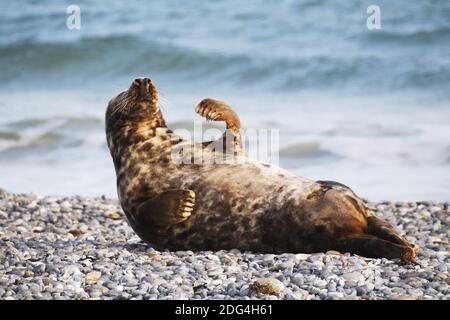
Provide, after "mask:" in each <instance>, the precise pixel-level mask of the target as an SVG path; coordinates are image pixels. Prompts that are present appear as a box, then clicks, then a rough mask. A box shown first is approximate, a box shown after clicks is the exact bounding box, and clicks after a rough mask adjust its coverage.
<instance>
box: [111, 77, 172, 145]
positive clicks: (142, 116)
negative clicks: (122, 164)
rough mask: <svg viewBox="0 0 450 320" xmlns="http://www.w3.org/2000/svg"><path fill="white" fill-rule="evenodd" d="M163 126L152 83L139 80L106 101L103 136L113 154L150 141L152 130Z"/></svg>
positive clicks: (140, 78)
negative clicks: (106, 139) (148, 139)
mask: <svg viewBox="0 0 450 320" xmlns="http://www.w3.org/2000/svg"><path fill="white" fill-rule="evenodd" d="M157 127H165V122H164V119H163V117H162V114H161V112H160V110H159V105H158V91H157V90H156V87H155V85H154V84H153V82H152V80H150V79H149V78H146V77H139V78H136V79H134V80H133V82H132V83H131V85H130V87H129V88H128V90H125V91H123V92H121V93H119V94H118V95H117V96H115V97H114V98H113V99H111V101H109V104H108V109H107V110H106V134H107V137H108V146H109V147H110V149H111V152H112V153H115V151H117V150H118V149H120V148H118V146H125V145H129V144H132V143H136V142H139V141H142V140H144V139H146V138H149V137H150V135H151V132H152V131H151V130H152V129H154V128H157Z"/></svg>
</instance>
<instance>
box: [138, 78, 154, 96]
mask: <svg viewBox="0 0 450 320" xmlns="http://www.w3.org/2000/svg"><path fill="white" fill-rule="evenodd" d="M151 82H152V80H150V79H149V78H146V77H139V78H136V79H134V81H133V85H134V86H136V87H137V88H138V90H139V96H140V98H148V97H147V96H148V94H149V92H150V84H151Z"/></svg>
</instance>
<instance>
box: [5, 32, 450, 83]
mask: <svg viewBox="0 0 450 320" xmlns="http://www.w3.org/2000/svg"><path fill="white" fill-rule="evenodd" d="M0 57H1V58H0V67H1V69H2V73H1V74H0V81H2V82H4V83H16V84H17V83H20V84H23V83H29V82H31V83H32V84H33V85H34V86H37V87H39V86H46V85H50V82H52V83H53V85H54V84H55V83H57V84H58V85H64V84H66V85H70V86H73V85H76V84H79V85H87V84H89V85H95V86H98V85H99V81H100V80H107V81H106V82H108V81H111V79H117V78H121V77H123V78H129V77H132V76H135V75H140V74H149V75H155V74H156V75H158V76H161V77H164V76H169V75H170V79H171V81H175V82H176V81H178V82H179V81H183V83H184V84H185V85H186V86H188V85H195V84H198V83H203V84H211V83H227V85H231V86H235V87H252V86H255V85H258V86H261V88H272V89H277V90H282V91H283V90H286V91H292V90H300V89H305V88H332V87H335V88H342V87H345V86H347V85H348V84H349V83H352V85H351V87H353V88H356V89H358V88H363V89H364V90H368V89H370V90H375V89H378V90H380V89H386V90H392V88H394V89H401V88H411V87H413V88H414V87H418V86H420V87H424V86H425V87H432V86H437V87H442V83H443V82H445V81H447V80H449V79H450V70H449V68H450V66H448V64H447V63H446V62H445V61H444V62H443V63H442V64H441V66H440V67H436V66H435V65H427V64H425V63H422V67H421V68H414V67H410V68H408V69H406V70H405V69H404V66H402V65H401V64H399V61H396V60H395V59H392V57H391V58H387V57H383V56H380V55H377V54H371V53H370V52H369V53H364V54H363V53H359V54H353V55H346V54H335V55H329V54H322V53H316V54H308V55H303V54H301V53H298V54H297V55H286V56H282V55H281V56H280V55H274V56H270V55H265V54H256V53H253V52H249V53H246V52H240V53H232V52H220V51H211V50H208V49H200V48H196V49H194V48H190V47H187V46H181V45H175V44H173V43H170V44H169V43H167V42H164V41H157V40H148V39H145V38H143V37H135V36H106V37H85V38H82V39H81V40H79V41H76V42H30V41H24V42H20V43H15V44H11V45H9V46H2V47H0ZM397 59H400V57H397ZM386 70H389V77H386ZM41 79H42V80H41ZM186 80H188V81H186Z"/></svg>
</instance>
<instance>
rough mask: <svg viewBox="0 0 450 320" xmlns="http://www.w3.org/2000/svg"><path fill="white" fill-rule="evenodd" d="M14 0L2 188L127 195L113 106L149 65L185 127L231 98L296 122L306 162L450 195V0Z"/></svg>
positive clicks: (277, 120)
mask: <svg viewBox="0 0 450 320" xmlns="http://www.w3.org/2000/svg"><path fill="white" fill-rule="evenodd" d="M1 3H2V10H1V11H0V187H1V188H5V189H7V190H9V191H15V192H37V193H39V194H55V195H60V194H62V195H72V194H81V195H102V194H105V195H107V196H109V197H116V188H115V173H114V169H113V166H112V160H111V158H110V155H109V151H108V150H107V147H106V143H105V134H104V112H105V108H106V105H107V103H108V101H109V99H110V98H112V97H113V96H114V95H115V94H116V93H118V92H119V91H120V90H123V89H125V88H127V87H128V86H129V85H130V83H131V80H132V79H133V78H134V77H136V76H141V75H145V76H149V77H151V78H152V79H153V80H154V82H155V83H156V85H157V87H158V88H159V91H160V92H161V100H162V102H161V103H162V107H163V112H164V114H165V116H166V120H167V122H168V124H169V126H171V127H188V128H190V127H192V122H193V121H194V120H200V117H199V116H198V115H196V114H195V113H194V107H195V105H196V104H197V103H198V102H199V101H200V100H201V99H202V98H204V97H214V98H218V99H221V100H225V101H227V102H229V103H230V104H231V105H232V106H233V107H234V108H235V109H236V110H237V111H238V113H239V115H240V117H241V120H242V123H243V124H244V126H245V127H247V128H249V127H251V128H269V129H270V128H275V129H280V164H281V166H282V167H284V168H287V169H289V170H293V171H294V172H295V173H297V174H299V175H301V176H304V177H307V178H311V179H328V180H337V181H340V182H342V183H344V184H347V185H349V186H351V187H352V188H353V190H354V191H355V192H357V193H358V194H359V195H361V196H363V197H365V198H368V199H369V200H394V201H404V200H438V201H448V200H450V1H448V0H441V1H439V0H435V1H429V0H415V1H407V0H396V1H376V0H371V1H364V0H360V1H357V0H346V1H326V0H301V1H300V0H295V1H294V0H283V1H280V0H246V1H241V0H227V1H225V0H223V1H219V0H216V1H212V0H211V1H205V0H203V1H173V0H170V1H165V0H158V1H157V0H151V1H133V0H127V1H125V0H115V1H114V0H113V1H107V2H105V1H88V0H83V1H82V0H71V1H58V0H39V1H37V0H36V1H33V0H16V1H8V2H7V1H2V2H1ZM71 4H75V5H78V6H79V7H80V8H81V29H80V30H69V29H68V28H67V27H66V19H67V17H68V16H69V15H68V14H67V13H66V8H67V7H68V6H69V5H71ZM371 4H375V5H378V6H380V8H381V29H379V30H369V29H368V28H367V27H366V19H367V17H368V16H369V14H367V13H366V9H367V7H368V6H369V5H371Z"/></svg>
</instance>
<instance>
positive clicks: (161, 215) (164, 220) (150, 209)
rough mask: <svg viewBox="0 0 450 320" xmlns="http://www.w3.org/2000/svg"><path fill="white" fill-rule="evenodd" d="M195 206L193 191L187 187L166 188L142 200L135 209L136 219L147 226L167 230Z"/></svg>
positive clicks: (187, 216) (183, 219) (181, 220)
mask: <svg viewBox="0 0 450 320" xmlns="http://www.w3.org/2000/svg"><path fill="white" fill-rule="evenodd" d="M194 206H195V193H194V191H192V190H188V189H172V190H167V191H165V192H163V193H161V194H159V195H157V196H156V197H154V198H152V199H150V200H147V201H145V202H143V203H142V204H141V205H140V206H139V207H138V209H137V214H138V219H139V221H140V222H141V223H143V224H144V225H146V226H148V227H153V228H155V229H159V230H167V229H168V228H170V227H171V226H173V225H176V224H178V223H181V222H183V221H185V220H186V219H187V218H189V217H190V216H191V214H192V212H193V210H194Z"/></svg>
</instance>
